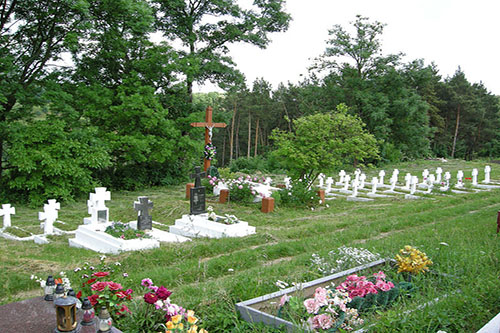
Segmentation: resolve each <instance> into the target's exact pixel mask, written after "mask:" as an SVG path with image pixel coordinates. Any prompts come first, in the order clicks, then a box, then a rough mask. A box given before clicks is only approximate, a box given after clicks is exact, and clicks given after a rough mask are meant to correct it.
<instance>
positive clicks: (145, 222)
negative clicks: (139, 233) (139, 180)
mask: <svg viewBox="0 0 500 333" xmlns="http://www.w3.org/2000/svg"><path fill="white" fill-rule="evenodd" d="M134 209H135V210H136V211H137V229H138V230H152V229H153V217H152V216H151V215H149V210H150V209H153V202H152V201H150V200H149V198H148V197H139V198H138V201H135V202H134Z"/></svg>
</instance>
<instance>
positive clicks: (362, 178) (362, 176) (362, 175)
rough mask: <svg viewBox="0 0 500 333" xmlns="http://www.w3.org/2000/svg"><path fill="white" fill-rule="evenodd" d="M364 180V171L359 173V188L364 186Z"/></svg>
mask: <svg viewBox="0 0 500 333" xmlns="http://www.w3.org/2000/svg"><path fill="white" fill-rule="evenodd" d="M365 180H366V175H365V174H364V173H362V174H361V175H359V189H363V188H365Z"/></svg>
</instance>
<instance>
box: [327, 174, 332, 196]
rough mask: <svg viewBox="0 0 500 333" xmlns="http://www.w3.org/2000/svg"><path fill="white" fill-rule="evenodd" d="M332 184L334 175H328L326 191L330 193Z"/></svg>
mask: <svg viewBox="0 0 500 333" xmlns="http://www.w3.org/2000/svg"><path fill="white" fill-rule="evenodd" d="M332 184H333V178H332V177H328V178H327V179H326V189H325V193H329V192H330V191H331V190H332Z"/></svg>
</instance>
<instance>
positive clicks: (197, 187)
mask: <svg viewBox="0 0 500 333" xmlns="http://www.w3.org/2000/svg"><path fill="white" fill-rule="evenodd" d="M205 175H206V172H201V168H200V167H199V166H196V167H195V168H194V174H191V178H194V179H195V181H194V187H193V188H191V189H190V191H191V193H190V195H191V197H190V198H189V212H190V214H191V215H199V214H203V213H205V200H206V196H205V186H201V177H205Z"/></svg>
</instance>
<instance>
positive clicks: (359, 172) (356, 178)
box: [354, 169, 361, 185]
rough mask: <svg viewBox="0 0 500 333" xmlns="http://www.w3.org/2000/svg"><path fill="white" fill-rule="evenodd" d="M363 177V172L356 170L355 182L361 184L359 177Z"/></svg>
mask: <svg viewBox="0 0 500 333" xmlns="http://www.w3.org/2000/svg"><path fill="white" fill-rule="evenodd" d="M360 175H361V170H359V169H356V171H354V180H355V181H357V182H359V176H360ZM358 185H359V183H358Z"/></svg>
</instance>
